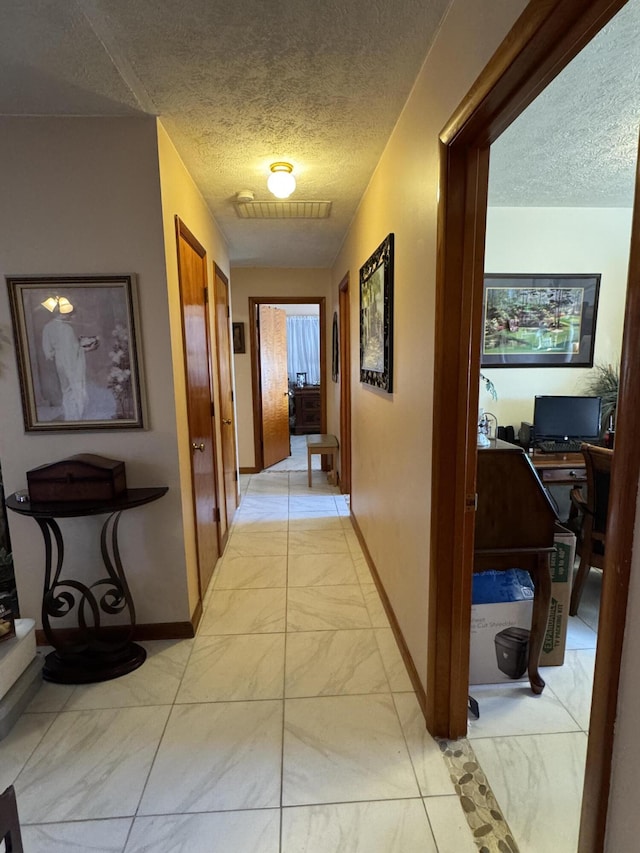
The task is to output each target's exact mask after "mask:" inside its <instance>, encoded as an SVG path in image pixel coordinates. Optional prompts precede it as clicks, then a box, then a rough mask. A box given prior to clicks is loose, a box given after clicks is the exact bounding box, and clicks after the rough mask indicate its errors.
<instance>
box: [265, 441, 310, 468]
mask: <svg viewBox="0 0 640 853" xmlns="http://www.w3.org/2000/svg"><path fill="white" fill-rule="evenodd" d="M289 438H290V441H291V456H287V458H286V459H283V460H282V461H281V462H276V464H275V465H272V466H271V467H270V468H265V471H264V473H265V474H272V473H274V472H275V473H278V472H280V471H306V470H307V436H306V435H291V436H289ZM321 462H322V460H321V458H320V456H318V455H313V456H312V457H311V470H312V471H319V470H320V465H321Z"/></svg>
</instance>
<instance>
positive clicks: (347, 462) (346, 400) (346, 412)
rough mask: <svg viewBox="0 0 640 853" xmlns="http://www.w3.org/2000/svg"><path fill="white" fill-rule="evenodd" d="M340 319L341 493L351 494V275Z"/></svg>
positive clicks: (341, 293)
mask: <svg viewBox="0 0 640 853" xmlns="http://www.w3.org/2000/svg"><path fill="white" fill-rule="evenodd" d="M338 308H339V317H340V335H339V339H340V366H339V378H340V491H341V492H342V494H343V495H350V494H351V326H350V323H351V320H350V316H351V313H350V306H349V273H347V274H346V275H345V277H344V278H343V279H342V281H341V282H340V286H339V288H338Z"/></svg>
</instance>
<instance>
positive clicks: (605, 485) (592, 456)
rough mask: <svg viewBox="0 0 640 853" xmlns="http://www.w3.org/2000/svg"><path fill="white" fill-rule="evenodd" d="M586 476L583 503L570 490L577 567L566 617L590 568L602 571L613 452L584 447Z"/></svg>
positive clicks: (577, 600)
mask: <svg viewBox="0 0 640 853" xmlns="http://www.w3.org/2000/svg"><path fill="white" fill-rule="evenodd" d="M581 450H582V453H583V455H584V461H585V469H586V475H587V496H586V499H585V497H584V495H583V493H582V489H581V488H580V487H579V486H578V487H576V488H574V489H572V490H571V503H572V515H571V516H570V524H569V526H570V527H571V528H572V529H573V530H574V531H575V532H576V552H577V554H578V555H579V556H580V565H579V567H578V571H577V572H576V576H575V578H574V581H573V589H572V590H571V601H570V603H569V613H570V614H571V616H575V615H576V614H577V612H578V607H579V606H580V598H581V596H582V590H583V588H584V584H585V581H586V580H587V576H588V574H589V570H590V569H591V567H592V566H593V567H594V568H597V569H603V568H604V552H605V538H606V532H607V511H608V508H609V484H610V481H611V460H612V459H613V450H607V449H606V448H604V447H595V446H594V445H593V444H583V445H582V448H581Z"/></svg>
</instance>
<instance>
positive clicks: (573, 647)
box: [468, 570, 601, 853]
mask: <svg viewBox="0 0 640 853" xmlns="http://www.w3.org/2000/svg"><path fill="white" fill-rule="evenodd" d="M600 586H601V573H600V572H598V571H596V570H592V571H591V572H590V575H589V578H588V581H587V584H586V587H585V591H584V593H583V597H582V601H581V604H580V608H579V611H578V616H576V617H570V618H569V626H568V633H567V646H566V648H567V650H566V653H565V662H564V665H563V666H560V667H558V666H549V667H542V668H541V673H542V676H543V678H544V679H545V681H546V687H545V689H544V692H543V693H542V695H540V696H534V695H533V694H532V693H531V691H530V690H529V686H528V682H526V681H523V682H517V683H514V682H511V683H508V684H499V685H498V684H492V685H473V686H472V687H471V688H470V690H471V694H472V695H473V696H474V698H476V699H477V700H478V702H479V703H480V719H479V720H474V719H471V718H470V721H469V732H468V740H469V742H470V744H471V745H472V747H473V750H474V753H475V756H476V758H477V760H478V762H479V764H480V766H481V768H482V770H483V771H484V773H485V775H486V778H487V781H488V782H489V785H490V786H491V788H492V790H493V793H494V795H495V797H496V799H497V801H498V803H499V804H500V807H501V809H502V813H503V815H504V817H505V819H506V820H507V822H508V824H509V826H510V827H511V830H512V832H513V835H514V837H515V839H516V841H517V843H518V847H519V849H520V853H575V851H576V849H577V843H578V829H579V820H580V810H581V805H582V785H583V780H584V765H585V758H586V748H587V736H588V730H589V712H590V703H591V689H592V684H593V669H594V662H595V647H596V638H597V635H596V629H597V618H598V609H599V592H600Z"/></svg>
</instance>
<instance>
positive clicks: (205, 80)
mask: <svg viewBox="0 0 640 853" xmlns="http://www.w3.org/2000/svg"><path fill="white" fill-rule="evenodd" d="M448 4H449V0H428V2H427V0H321V2H318V0H233V2H228V0H225V2H222V0H181V2H178V1H177V0H132V2H125V0H1V2H0V114H4V115H93V116H95V115H99V116H113V115H135V114H140V113H147V114H152V115H159V116H160V117H161V118H162V121H163V123H164V125H165V127H166V128H167V130H168V132H169V134H170V136H171V137H172V139H173V142H174V144H175V145H176V147H177V149H178V151H179V153H180V155H181V156H182V159H183V160H184V162H185V164H186V165H187V168H188V169H189V171H190V172H191V174H192V175H193V177H194V179H195V181H196V183H197V184H198V186H199V188H200V191H201V192H202V195H203V196H204V198H205V199H206V201H207V203H208V205H209V207H210V209H211V211H212V213H213V215H214V216H215V218H216V220H217V221H218V223H219V225H220V227H221V229H222V231H223V232H224V234H225V236H226V238H227V241H228V244H229V250H230V257H231V262H232V264H234V265H245V266H247V265H256V266H289V267H296V266H301V267H326V266H329V265H330V264H331V263H332V261H333V259H334V258H335V256H336V254H337V252H338V250H339V248H340V245H341V243H342V241H343V239H344V235H345V233H346V230H347V228H348V226H349V223H350V222H351V220H352V218H353V216H354V213H355V210H356V208H357V205H358V202H359V201H360V198H361V197H362V194H363V192H364V190H365V188H366V186H367V183H368V182H369V180H370V178H371V175H372V173H373V170H374V168H375V165H376V163H377V162H378V159H379V157H380V155H381V153H382V150H383V148H384V146H385V144H386V142H387V140H388V138H389V135H390V133H391V131H392V129H393V127H394V125H395V123H396V121H397V118H398V116H399V113H400V110H401V109H402V107H403V105H404V103H405V101H406V98H407V96H408V94H409V91H410V89H411V86H412V84H413V82H414V80H415V78H416V76H417V73H418V71H419V69H420V66H421V64H422V62H423V60H424V58H425V56H426V54H427V51H428V49H429V46H430V44H431V42H432V40H433V37H434V34H435V32H436V31H437V27H438V25H439V23H440V21H441V18H442V15H443V14H444V12H445V11H446V8H447V6H448ZM639 8H640V0H631V3H630V4H629V6H628V7H627V8H626V9H625V10H623V12H622V13H621V14H620V16H618V19H616V22H615V23H614V24H612V25H610V26H609V27H608V28H607V31H606V32H605V33H603V34H601V35H600V36H599V37H598V38H597V39H596V41H595V42H594V43H593V44H592V46H590V47H589V48H587V50H586V51H584V52H583V53H582V54H581V55H580V56H579V57H578V58H577V60H575V62H574V64H573V65H572V66H570V67H569V68H568V69H567V70H566V71H565V72H564V73H563V74H562V75H561V77H560V78H558V80H557V81H556V82H555V83H554V84H553V85H552V86H551V87H550V88H549V89H548V90H547V91H546V92H544V93H543V94H542V96H541V97H540V98H539V99H538V100H537V101H536V102H535V104H533V105H532V106H531V107H530V108H529V110H527V112H526V113H525V114H524V115H523V116H522V117H521V118H520V119H519V120H518V121H517V122H516V123H515V124H514V125H513V126H512V128H510V129H509V130H508V131H507V132H506V133H505V134H504V135H503V137H502V138H501V139H500V140H498V142H497V143H496V144H495V146H494V147H493V149H492V163H491V189H490V201H491V203H492V204H499V205H506V204H520V205H525V204H526V205H549V204H553V205H561V204H567V205H574V204H577V205H628V204H630V203H631V198H632V187H633V166H634V162H635V150H636V142H637V132H638V115H639V109H640V85H639V82H640V81H639V79H638V78H639V75H640V61H639V59H640V57H639V55H638V53H639V51H640V24H639V21H640V14H639V13H638V9H639ZM282 159H284V160H290V161H291V162H292V163H293V164H294V166H295V173H296V177H297V180H298V189H297V191H296V193H295V195H294V196H293V197H292V200H293V199H295V200H297V201H310V200H326V201H331V202H332V207H331V216H330V217H329V218H327V219H321V220H305V219H300V220H290V219H288V220H275V221H273V220H262V219H261V220H256V219H244V220H242V219H239V218H238V216H237V215H236V212H235V207H234V204H233V201H234V199H235V194H236V193H237V192H238V191H239V190H243V189H249V190H252V191H253V192H254V194H255V199H256V201H262V200H271V199H272V196H271V195H270V194H269V193H268V191H267V189H266V176H267V174H268V166H269V163H271V162H273V161H275V160H282ZM523 166H526V171H525V170H524V169H523Z"/></svg>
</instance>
